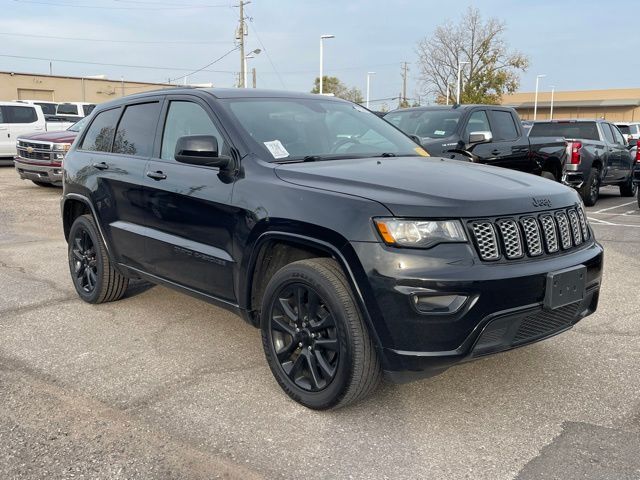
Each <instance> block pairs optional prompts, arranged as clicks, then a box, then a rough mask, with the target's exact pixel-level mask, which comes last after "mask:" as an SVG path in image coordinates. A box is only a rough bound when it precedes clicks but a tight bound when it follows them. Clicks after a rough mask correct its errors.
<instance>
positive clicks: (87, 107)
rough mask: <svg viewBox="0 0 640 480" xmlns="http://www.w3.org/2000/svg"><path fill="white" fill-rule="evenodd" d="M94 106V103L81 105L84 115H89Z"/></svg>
mask: <svg viewBox="0 0 640 480" xmlns="http://www.w3.org/2000/svg"><path fill="white" fill-rule="evenodd" d="M94 108H96V106H95V105H83V106H82V110H84V116H85V117H86V116H87V115H89V114H90V113H91V112H93V109H94Z"/></svg>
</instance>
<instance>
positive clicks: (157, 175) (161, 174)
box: [147, 170, 167, 180]
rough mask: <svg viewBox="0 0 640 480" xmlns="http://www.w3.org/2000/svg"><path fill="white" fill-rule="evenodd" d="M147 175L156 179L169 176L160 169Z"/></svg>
mask: <svg viewBox="0 0 640 480" xmlns="http://www.w3.org/2000/svg"><path fill="white" fill-rule="evenodd" d="M147 177H149V178H153V179H154V180H164V179H165V178H167V176H166V175H165V174H164V173H162V172H161V171H159V170H158V171H157V172H147Z"/></svg>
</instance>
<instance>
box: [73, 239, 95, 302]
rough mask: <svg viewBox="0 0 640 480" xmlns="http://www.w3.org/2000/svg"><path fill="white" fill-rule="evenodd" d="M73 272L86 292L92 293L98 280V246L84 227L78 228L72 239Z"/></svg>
mask: <svg viewBox="0 0 640 480" xmlns="http://www.w3.org/2000/svg"><path fill="white" fill-rule="evenodd" d="M72 242H73V243H72V245H71V253H72V255H73V257H72V259H73V260H72V261H73V273H74V275H75V283H76V285H77V286H78V287H80V288H81V289H82V290H84V291H85V292H86V293H88V294H91V293H92V292H93V291H94V290H95V288H96V283H97V281H98V265H97V263H96V247H95V245H94V244H93V240H92V239H91V235H90V234H89V232H87V230H86V229H84V228H78V229H77V230H76V231H75V235H74V237H73V239H72Z"/></svg>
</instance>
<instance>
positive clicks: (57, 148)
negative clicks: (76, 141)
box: [53, 143, 71, 153]
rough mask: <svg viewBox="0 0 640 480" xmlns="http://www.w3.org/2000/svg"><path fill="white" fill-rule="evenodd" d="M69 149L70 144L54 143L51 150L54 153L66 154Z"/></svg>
mask: <svg viewBox="0 0 640 480" xmlns="http://www.w3.org/2000/svg"><path fill="white" fill-rule="evenodd" d="M70 148H71V144H70V143H54V144H53V150H54V151H56V152H64V153H67V152H68V151H69V149H70Z"/></svg>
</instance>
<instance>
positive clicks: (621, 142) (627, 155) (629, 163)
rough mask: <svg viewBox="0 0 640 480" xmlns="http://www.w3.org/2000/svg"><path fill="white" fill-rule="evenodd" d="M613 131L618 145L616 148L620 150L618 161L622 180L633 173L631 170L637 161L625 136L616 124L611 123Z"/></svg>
mask: <svg viewBox="0 0 640 480" xmlns="http://www.w3.org/2000/svg"><path fill="white" fill-rule="evenodd" d="M610 126H611V131H612V132H613V138H614V142H615V145H616V148H618V149H619V151H620V157H619V162H618V174H619V178H620V179H621V180H625V179H627V178H629V175H631V170H632V169H633V163H634V162H635V158H632V156H631V152H630V151H629V148H628V143H627V141H626V140H625V138H624V136H623V135H622V133H621V132H620V130H619V129H618V127H616V126H615V125H610Z"/></svg>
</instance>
